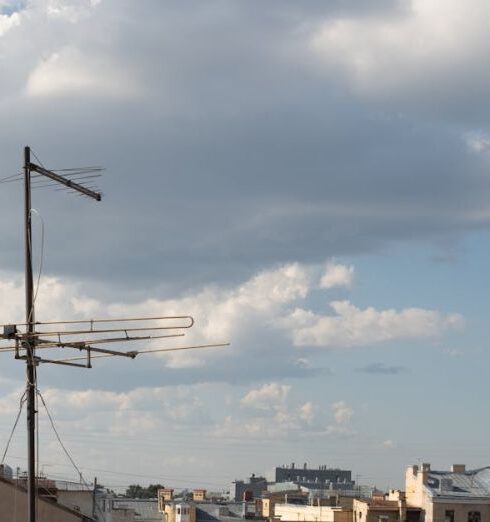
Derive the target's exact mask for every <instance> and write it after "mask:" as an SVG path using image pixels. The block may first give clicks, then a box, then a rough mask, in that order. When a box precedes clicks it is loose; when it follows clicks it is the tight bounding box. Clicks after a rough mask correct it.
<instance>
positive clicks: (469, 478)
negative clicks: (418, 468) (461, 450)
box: [426, 466, 490, 501]
mask: <svg viewBox="0 0 490 522" xmlns="http://www.w3.org/2000/svg"><path fill="white" fill-rule="evenodd" d="M426 488H427V489H428V490H429V493H430V494H431V495H432V496H433V497H455V498H462V497H471V498H482V497H487V498H488V500H489V501H490V466H487V467H485V468H479V469H475V470H468V471H458V472H455V471H433V470H429V471H428V475H427V484H426Z"/></svg>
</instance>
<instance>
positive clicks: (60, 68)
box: [26, 47, 140, 98]
mask: <svg viewBox="0 0 490 522" xmlns="http://www.w3.org/2000/svg"><path fill="white" fill-rule="evenodd" d="M139 90H140V86H139V85H138V83H137V81H136V79H135V77H134V76H132V75H130V74H129V72H128V71H124V70H122V69H121V68H120V67H118V66H117V65H116V64H115V63H113V62H111V61H110V60H109V59H104V57H103V56H102V55H99V56H93V55H91V56H85V55H84V54H83V53H82V52H81V51H79V50H78V49H76V48H72V47H67V48H64V49H61V50H60V51H58V52H55V53H53V54H51V55H50V56H49V57H48V58H47V59H45V60H43V61H42V62H41V63H39V65H38V66H37V67H36V68H35V69H34V71H32V73H31V74H30V76H29V78H28V80H27V86H26V92H27V94H28V95H29V96H34V97H42V96H59V95H68V94H84V95H86V96H110V97H114V98H128V97H133V96H136V95H137V94H138V92H139Z"/></svg>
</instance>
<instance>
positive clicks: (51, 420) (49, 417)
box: [36, 387, 106, 522]
mask: <svg viewBox="0 0 490 522" xmlns="http://www.w3.org/2000/svg"><path fill="white" fill-rule="evenodd" d="M36 394H37V395H38V396H39V398H40V399H41V402H42V404H43V406H44V409H45V410H46V414H47V416H48V419H49V422H50V424H51V428H53V431H54V434H55V436H56V438H57V439H58V442H59V443H60V446H61V449H62V450H63V452H64V453H65V455H66V456H67V458H68V460H69V461H70V462H71V464H72V466H73V467H74V468H75V470H76V471H77V473H78V475H79V477H80V480H81V481H82V482H83V484H84V485H85V487H86V488H87V489H89V490H90V489H92V488H91V487H90V485H89V484H88V482H87V481H86V480H85V479H84V478H83V474H82V472H81V471H80V468H79V467H78V466H77V465H76V463H75V461H74V460H73V458H72V456H71V455H70V452H69V451H68V450H67V449H66V447H65V445H64V444H63V441H62V440H61V437H60V435H59V433H58V430H57V429H56V426H55V424H54V420H53V417H52V416H51V413H50V411H49V409H48V406H47V405H46V402H45V400H44V397H43V395H42V393H41V392H40V391H39V389H38V388H37V387H36ZM94 503H95V507H96V509H98V510H99V512H100V514H101V516H102V520H103V521H104V522H105V521H106V518H105V515H104V513H103V511H102V509H101V508H100V506H99V505H98V503H97V501H96V500H95V499H94Z"/></svg>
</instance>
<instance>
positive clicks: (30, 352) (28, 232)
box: [24, 147, 36, 522]
mask: <svg viewBox="0 0 490 522" xmlns="http://www.w3.org/2000/svg"><path fill="white" fill-rule="evenodd" d="M24 242H25V246H24V248H25V290H26V333H27V335H26V340H25V349H26V371H27V510H28V522H36V362H35V360H34V357H35V354H36V338H35V337H34V336H33V335H32V334H33V333H34V323H35V314H34V312H35V311H34V284H33V278H32V227H31V149H30V148H29V147H25V148H24Z"/></svg>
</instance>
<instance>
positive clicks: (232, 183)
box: [0, 0, 490, 488]
mask: <svg viewBox="0 0 490 522" xmlns="http://www.w3.org/2000/svg"><path fill="white" fill-rule="evenodd" d="M488 15H490V7H488V6H487V5H486V3H485V2H483V0H481V1H480V0H473V1H472V2H471V5H470V7H468V6H467V5H466V6H462V5H461V3H460V2H457V1H456V0H451V1H447V0H446V1H442V0H423V1H422V0H411V1H409V0H406V1H400V2H388V1H386V0H372V1H362V2H356V1H354V0H349V1H347V0H346V1H341V0H338V1H337V0H332V1H331V2H327V3H326V2H322V1H312V2H309V3H308V4H304V5H299V4H298V3H297V2H294V1H292V0H291V1H289V0H281V1H279V0H277V1H276V0H271V1H270V2H267V3H266V4H264V3H263V2H259V1H255V0H251V1H248V2H241V1H236V0H227V1H224V0H217V1H215V2H198V1H194V0H192V1H191V0H189V1H188V2H180V1H165V2H159V1H150V0H148V1H145V2H141V3H139V2H138V3H135V2H131V1H129V0H128V1H126V0H119V1H115V0H70V1H66V2H61V1H58V0H31V1H27V0H26V1H22V0H0V48H1V50H2V52H1V53H0V70H1V71H2V80H3V81H2V82H1V84H0V114H1V117H2V121H4V122H5V124H4V125H3V126H2V129H0V178H4V177H6V176H10V175H12V174H15V173H16V172H19V171H20V169H21V166H22V148H23V146H24V145H30V146H32V149H33V151H34V153H35V154H36V155H37V156H38V157H39V160H40V161H41V162H42V163H43V164H45V165H46V167H48V168H64V167H77V166H86V165H103V166H104V167H105V168H106V171H105V173H104V176H103V178H102V181H101V183H100V186H101V189H102V191H103V193H104V198H103V201H102V202H101V203H100V204H93V203H92V202H87V201H82V200H81V199H80V198H75V197H72V196H71V195H69V194H62V196H63V197H60V195H59V194H57V193H54V192H50V191H49V190H48V191H46V190H43V189H39V190H36V191H34V193H33V206H34V207H35V208H36V210H37V212H38V213H39V214H40V215H41V216H42V220H43V222H44V227H45V245H44V246H45V249H44V259H43V272H42V276H41V283H40V289H39V295H38V301H37V303H36V306H37V318H38V319H40V320H59V319H68V318H70V319H71V318H73V319H78V318H80V319H81V318H88V319H90V318H93V317H106V316H107V317H121V316H123V317H124V316H133V315H138V316H145V315H154V314H158V315H169V314H178V315H183V314H190V315H192V316H193V317H194V318H195V321H196V325H195V328H194V330H193V332H192V333H191V334H190V335H189V336H188V337H187V339H186V343H189V342H192V343H193V342H195V343H214V342H227V341H230V342H231V346H230V347H229V348H226V349H216V350H207V351H199V352H192V353H190V352H189V353H175V354H172V355H163V354H162V355H158V356H155V357H152V358H147V359H144V360H143V359H141V360H140V359H137V360H136V361H126V360H122V361H111V362H110V363H109V362H108V361H105V360H101V361H100V364H97V365H95V367H94V369H92V370H90V371H82V370H77V369H70V370H65V369H63V370H60V369H59V368H57V367H54V368H48V367H46V366H43V367H42V368H41V369H40V371H39V386H40V389H41V391H42V392H43V394H44V396H45V397H46V400H47V403H48V406H50V408H51V410H52V411H53V413H54V416H55V420H56V424H57V427H58V429H59V431H60V433H61V434H62V437H63V440H64V441H65V443H66V445H67V446H68V447H69V448H70V451H71V453H72V455H73V456H74V458H75V460H76V462H77V463H78V465H79V466H80V468H81V469H82V470H83V471H84V473H85V474H86V475H87V476H86V478H87V479H91V477H93V476H95V475H97V476H98V477H99V478H100V480H101V482H102V483H104V484H105V483H107V484H108V485H109V486H110V485H111V484H110V483H111V482H112V483H113V485H115V486H117V484H118V483H120V485H121V486H124V485H127V484H130V483H135V482H138V477H140V478H141V480H140V482H145V481H146V482H147V483H148V482H152V481H155V480H163V481H165V483H166V482H168V483H169V484H171V485H174V486H176V487H180V486H179V484H180V485H182V487H185V486H191V487H192V486H194V485H200V486H209V487H210V488H211V487H214V486H216V487H226V486H227V485H229V483H230V481H231V480H234V479H237V478H245V477H248V476H250V475H251V474H252V473H256V474H258V475H259V474H266V475H267V474H270V473H271V470H272V469H273V468H274V467H275V466H277V465H279V464H280V463H283V462H297V463H303V462H309V463H312V464H315V463H318V464H321V463H325V464H327V465H329V466H332V467H340V468H343V469H351V470H352V472H353V478H354V479H355V480H356V482H360V483H367V484H375V485H378V486H379V487H382V488H385V487H387V486H390V487H400V486H401V480H403V472H404V470H405V468H406V467H407V466H408V465H411V464H414V463H420V462H426V461H427V462H432V463H434V466H435V467H436V468H442V469H446V468H448V467H449V466H450V465H451V464H453V463H454V462H465V463H466V464H467V466H468V468H471V467H476V466H477V465H486V463H485V462H484V460H485V455H486V453H487V452H488V449H489V443H488V442H487V440H486V438H487V437H486V434H487V433H488V432H489V429H490V421H489V420H488V416H486V415H485V413H486V410H485V406H486V401H485V397H486V395H485V391H486V386H485V384H486V375H487V365H488V364H489V363H490V360H489V359H490V356H489V355H488V353H487V352H488V350H487V349H486V348H487V347H486V342H487V338H488V334H487V325H488V315H489V313H490V307H489V305H488V303H487V299H486V291H485V290H486V285H487V283H485V281H486V276H485V274H486V267H487V266H488V262H489V261H490V249H489V246H488V244H489V234H488V229H489V226H490V212H489V210H490V207H489V203H488V201H489V196H490V155H489V154H490V153H489V151H490V128H489V124H488V104H487V101H486V93H487V90H488V89H487V88H488V86H489V83H490V78H489V77H488V74H487V73H486V72H485V70H484V68H483V65H482V64H483V63H484V61H483V60H484V57H485V51H486V50H487V48H488V45H490V37H489V36H488V34H487V31H486V27H485V23H484V22H485V20H486V19H487V17H488ZM21 208H22V190H21V185H20V184H15V183H3V184H0V209H1V219H0V230H1V232H2V247H1V248H0V323H8V322H21V321H22V320H23V316H24V309H23V307H24V288H23V258H22V256H23V252H22V247H23V244H22V241H23V239H22V210H21ZM40 227H41V224H40V221H38V219H37V217H36V218H35V219H34V237H35V245H34V253H35V264H36V266H39V261H40V259H39V252H40V248H41V245H40V237H41V228H40ZM145 346H149V347H156V346H179V344H178V343H177V342H172V343H171V344H170V342H167V343H165V344H163V343H161V342H160V343H157V342H153V343H149V344H148V345H145ZM2 357H3V358H2V370H1V372H0V393H1V395H0V438H1V439H0V440H3V441H4V442H6V440H7V437H8V434H9V432H10V429H11V426H12V423H13V421H14V419H15V415H16V412H17V409H18V402H19V398H20V395H21V393H22V390H23V388H24V377H25V376H24V367H23V365H22V364H21V363H19V362H16V361H14V360H13V357H10V356H9V355H7V354H4V355H3V356H2ZM40 433H41V442H42V445H41V448H42V449H41V456H40V468H41V469H42V468H43V466H44V469H45V470H49V473H50V474H51V473H52V474H54V475H59V476H60V477H61V476H62V477H66V478H70V477H73V473H72V471H70V464H69V463H68V462H65V461H64V457H63V455H62V453H61V450H60V449H59V447H58V446H57V442H56V440H55V439H54V437H53V434H52V433H51V432H50V427H49V422H48V420H47V419H46V418H45V417H42V416H41V418H40ZM24 437H25V434H24V420H22V422H20V424H19V427H18V429H17V432H16V437H15V438H14V440H13V443H12V447H11V449H10V451H9V455H8V456H7V459H6V462H7V463H8V464H9V465H11V466H12V467H14V468H15V467H16V466H17V465H19V466H20V467H25V460H23V459H24V458H25V457H24V453H25V441H24ZM103 470H105V471H103ZM127 473H129V474H130V475H127ZM131 474H132V475H131ZM356 476H358V479H356ZM125 477H127V482H126V479H125ZM145 477H146V478H145ZM159 477H160V478H159ZM165 477H167V478H168V481H167V479H166V478H165ZM116 478H117V480H116Z"/></svg>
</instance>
